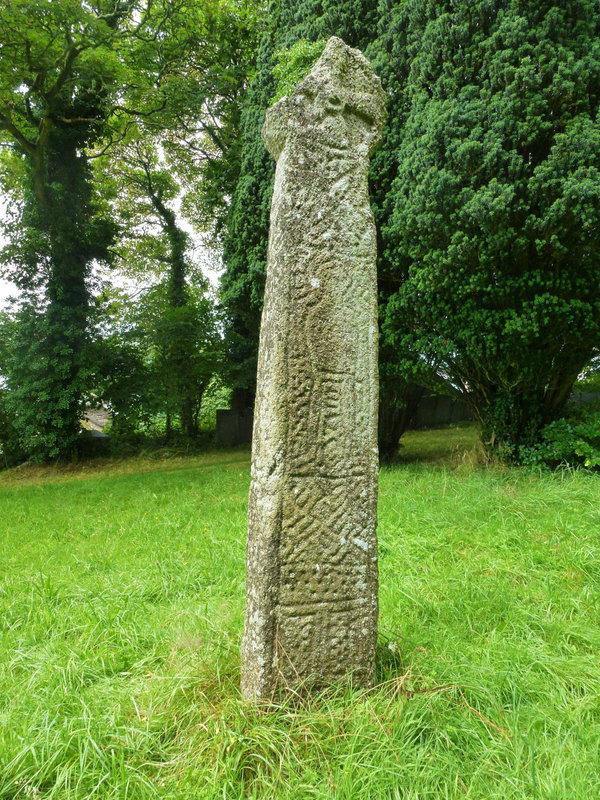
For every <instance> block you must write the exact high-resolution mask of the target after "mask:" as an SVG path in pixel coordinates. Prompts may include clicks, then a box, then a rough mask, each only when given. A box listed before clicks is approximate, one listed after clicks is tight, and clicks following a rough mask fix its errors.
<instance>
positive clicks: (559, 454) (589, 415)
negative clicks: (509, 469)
mask: <svg viewBox="0 0 600 800" xmlns="http://www.w3.org/2000/svg"><path fill="white" fill-rule="evenodd" d="M520 456H521V458H520V460H521V462H522V463H523V464H525V465H529V466H535V465H540V464H545V465H547V466H549V467H557V466H560V465H561V464H564V465H568V466H572V467H575V466H582V467H588V468H590V469H598V468H600V411H599V410H591V409H581V410H578V411H577V412H575V413H574V416H573V417H571V418H563V419H558V420H556V421H555V422H551V423H550V425H547V426H546V427H545V428H543V429H542V431H541V440H540V442H539V443H538V444H537V445H534V446H533V447H522V448H521V449H520Z"/></svg>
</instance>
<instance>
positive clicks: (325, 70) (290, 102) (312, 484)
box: [242, 37, 385, 700]
mask: <svg viewBox="0 0 600 800" xmlns="http://www.w3.org/2000/svg"><path fill="white" fill-rule="evenodd" d="M384 120H385V96H384V93H383V90H382V88H381V84H380V81H379V79H378V78H377V76H376V75H375V74H374V72H373V70H372V68H371V66H370V64H369V62H368V61H367V60H366V59H365V58H364V56H363V55H362V54H361V53H360V52H359V51H358V50H353V49H351V48H349V47H347V46H346V45H345V44H344V43H343V42H342V41H341V40H340V39H337V38H335V37H333V38H331V39H330V40H329V42H328V44H327V47H326V48H325V51H324V52H323V55H322V56H321V58H320V59H319V61H318V62H317V64H316V65H315V66H314V67H313V69H312V71H311V73H310V74H309V76H308V77H307V78H306V79H305V80H304V81H303V82H302V83H301V84H300V85H299V86H298V87H297V89H296V90H295V91H294V92H293V94H292V95H291V96H290V97H284V98H282V99H281V100H280V101H279V102H278V103H276V104H275V105H274V106H273V108H272V109H271V110H270V111H269V113H268V114H267V117H266V121H265V125H264V128H263V139H264V141H265V144H266V146H267V147H268V149H269V151H270V152H271V154H272V155H273V156H274V157H275V159H277V169H276V174H275V186H274V192H273V202H272V208H271V223H270V235H269V250H268V265H267V282H266V289H265V304H264V311H263V316H262V324H261V334H260V348H259V361H258V376H257V387H258V389H257V397H256V406H255V414H254V420H255V421H254V433H253V444H252V484H251V488H250V499H249V510H248V542H247V554H246V577H247V594H246V625H245V633H244V640H243V645H242V692H243V694H244V696H245V697H246V698H248V699H253V700H261V699H264V700H269V699H270V698H271V697H273V695H274V693H275V692H276V691H277V690H278V689H280V688H284V687H293V688H297V687H298V686H311V687H318V686H323V685H327V684H330V683H333V682H335V681H337V680H339V679H341V678H343V677H344V676H346V675H349V674H351V675H352V676H353V679H354V681H355V682H356V683H358V684H362V685H368V684H369V683H371V682H372V680H373V673H374V660H375V645H376V637H377V609H378V606H377V536H376V527H377V472H378V454H377V395H378V377H377V295H376V285H377V284H376V267H375V257H376V236H375V225H374V220H373V214H372V211H371V207H370V205H369V196H368V181H367V178H368V170H369V157H370V154H371V153H372V151H373V150H374V148H375V147H376V145H377V144H378V142H379V139H380V137H381V131H382V128H383V124H384Z"/></svg>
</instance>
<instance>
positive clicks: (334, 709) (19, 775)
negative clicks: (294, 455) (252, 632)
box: [0, 428, 600, 800]
mask: <svg viewBox="0 0 600 800" xmlns="http://www.w3.org/2000/svg"><path fill="white" fill-rule="evenodd" d="M472 445H473V441H472V437H471V433H470V431H469V429H468V428H460V429H453V430H450V431H445V432H444V431H433V432H423V433H411V434H410V435H409V436H408V437H407V439H406V444H405V447H404V448H403V450H402V459H403V463H400V464H399V465H398V466H396V467H394V468H390V469H385V470H383V471H382V473H381V481H380V484H381V495H380V506H379V511H380V524H379V537H380V577H381V615H380V631H381V635H380V650H379V659H378V671H379V672H378V683H377V686H376V687H375V688H374V689H372V690H369V691H366V692H365V691H360V690H358V689H353V688H352V687H348V686H346V687H338V688H333V689H331V690H329V691H328V692H325V693H323V694H321V695H320V696H318V697H313V698H310V699H303V700H301V699H300V698H297V697H294V696H292V695H290V696H289V697H287V698H285V699H284V701H283V702H282V703H281V704H280V705H279V706H278V707H276V708H270V709H264V708H254V707H252V706H249V705H247V704H245V703H244V702H242V701H241V699H240V696H239V688H238V682H239V645H240V637H241V632H242V622H243V595H244V538H245V507H246V497H247V490H248V482H249V470H248V456H247V453H245V452H230V453H225V454H221V455H211V456H206V457H205V458H196V459H188V460H184V459H178V460H169V461H166V462H165V463H156V462H150V461H140V460H137V461H131V462H124V463H122V464H120V465H110V464H109V465H104V467H103V468H102V469H100V468H98V469H94V468H90V467H87V468H84V469H81V470H80V471H77V470H75V471H66V472H65V471H56V470H54V471H52V470H51V471H50V472H48V471H45V470H41V469H39V468H37V469H35V470H27V469H25V470H18V471H16V472H13V473H7V474H6V475H5V476H4V477H3V478H0V544H1V547H0V729H1V733H0V798H2V799H3V800H4V798H6V799H7V800H8V798H10V799H11V800H12V799H13V798H15V799H16V798H38V800H42V798H43V800H76V799H77V800H83V799H84V798H85V799H86V800H87V799H88V798H115V800H116V798H119V800H125V799H131V800H133V799H135V798H152V797H160V798H165V800H175V799H177V800H205V799H206V800H213V798H214V800H217V798H220V799H222V798H225V799H226V800H237V798H240V800H241V798H256V800H258V799H259V798H260V800H263V798H277V800H291V799H292V798H294V800H309V799H313V798H314V799H316V798H319V800H321V799H322V800H325V799H326V798H327V800H329V799H330V798H335V799H336V800H358V799H359V798H360V800H362V799H363V798H364V799H366V800H380V799H381V800H417V799H418V800H424V799H425V798H427V799H428V800H429V799H431V800H441V799H446V798H453V799H454V798H478V799H479V798H480V799H481V800H492V799H493V798H502V800H513V799H514V800H517V798H518V800H564V799H565V798H569V800H570V799H571V798H585V800H591V799H592V798H595V797H597V796H598V795H599V794H600V663H599V661H600V658H599V656H600V479H599V477H598V476H597V475H596V476H595V475H588V474H584V473H579V472H570V473H559V474H554V475H552V474H533V473H526V472H522V471H519V470H506V469H496V468H489V469H474V468H468V467H467V466H465V464H466V463H470V460H469V459H465V458H464V457H463V456H462V452H463V451H464V449H465V448H470V447H472ZM419 453H420V454H421V455H422V456H423V455H424V456H425V462H426V463H422V462H418V461H416V460H415V459H416V457H417V456H418V454H419Z"/></svg>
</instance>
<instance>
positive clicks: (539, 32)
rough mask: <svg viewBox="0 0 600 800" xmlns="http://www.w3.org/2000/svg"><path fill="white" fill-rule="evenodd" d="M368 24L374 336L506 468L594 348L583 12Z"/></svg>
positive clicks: (597, 231)
mask: <svg viewBox="0 0 600 800" xmlns="http://www.w3.org/2000/svg"><path fill="white" fill-rule="evenodd" d="M381 10H382V18H381V22H380V25H379V37H378V40H377V42H376V44H374V45H373V47H372V49H371V51H370V52H371V55H372V57H373V59H374V61H375V65H376V68H378V69H379V70H380V72H381V74H382V77H383V78H384V81H385V83H386V85H387V87H388V93H389V94H390V97H391V98H392V99H391V102H390V119H389V125H388V131H389V133H388V140H387V142H385V143H384V147H383V148H382V150H381V151H380V154H379V155H378V158H379V159H380V164H381V163H382V162H384V161H386V162H387V164H383V166H384V168H386V169H387V170H388V176H389V178H391V181H390V180H389V178H388V181H387V185H388V186H389V187H390V189H389V191H388V192H387V198H386V199H385V200H384V201H383V203H382V207H383V209H384V211H383V213H382V215H381V217H380V219H379V223H380V231H381V238H382V264H383V274H384V280H386V281H389V282H390V284H391V286H392V287H393V290H392V291H391V292H390V300H389V302H388V303H387V305H386V309H385V314H384V319H383V331H384V337H385V339H386V341H388V342H390V343H391V344H392V346H393V347H394V348H396V350H397V351H398V352H400V353H403V352H408V353H413V354H414V355H415V356H417V357H418V358H420V359H423V360H425V361H428V362H429V363H430V364H432V365H433V366H434V368H435V370H436V373H437V376H438V378H442V379H443V380H445V381H446V383H447V384H449V385H450V386H452V387H453V388H454V389H455V391H457V392H459V393H461V394H462V395H463V396H464V398H465V399H467V400H468V401H469V403H470V404H471V406H472V407H473V410H474V412H475V414H476V416H477V418H478V419H479V421H480V422H481V425H482V432H483V438H484V441H486V442H488V443H490V444H491V445H495V446H501V447H503V448H504V451H505V452H506V453H508V454H513V455H517V456H518V448H519V447H521V446H526V445H528V444H532V443H533V442H535V440H536V438H537V436H538V433H539V430H540V428H541V427H542V426H543V425H545V424H546V423H548V422H549V421H550V420H552V419H553V418H555V417H556V416H557V415H559V414H560V411H561V409H562V408H563V406H564V404H565V402H566V400H567V399H568V397H569V394H570V392H571V388H572V386H573V382H574V381H575V379H576V378H577V375H578V374H579V373H580V372H581V370H582V368H583V367H584V366H585V365H586V363H587V362H588V361H589V359H590V358H591V356H592V354H593V351H594V348H595V347H597V345H598V341H600V328H599V324H600V258H599V256H600V250H599V246H600V224H599V223H600V129H599V127H598V121H599V119H598V110H599V102H600V46H599V38H598V34H599V33H600V16H599V14H598V10H599V9H598V3H597V2H594V1H593V0H575V1H574V2H572V3H569V4H564V5H563V4H561V5H560V6H559V5H557V4H556V3H553V2H549V1H546V0H538V2H535V3H526V2H523V1H522V0H502V1H501V2H498V0H480V1H479V2H475V3H472V2H458V3H457V2H449V1H448V2H446V0H435V1H432V2H429V3H425V4H424V3H418V2H416V1H413V0H408V2H405V3H401V4H396V3H392V2H388V1H387V0H384V2H382V4H381ZM392 156H393V159H392ZM394 173H395V174H394ZM379 202H381V201H379Z"/></svg>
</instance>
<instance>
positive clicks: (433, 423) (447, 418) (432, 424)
mask: <svg viewBox="0 0 600 800" xmlns="http://www.w3.org/2000/svg"><path fill="white" fill-rule="evenodd" d="M471 419H473V412H472V411H471V409H470V407H469V406H468V405H467V403H465V402H464V401H463V400H458V399H457V398H456V397H445V396H444V395H426V396H425V397H424V398H423V399H422V400H421V402H420V403H419V405H418V406H417V411H416V413H415V416H414V417H413V419H412V422H411V423H410V425H409V426H408V427H409V428H410V429H411V430H420V429H422V428H441V427H442V426H443V425H450V424H451V423H453V422H465V421H467V420H471Z"/></svg>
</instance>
